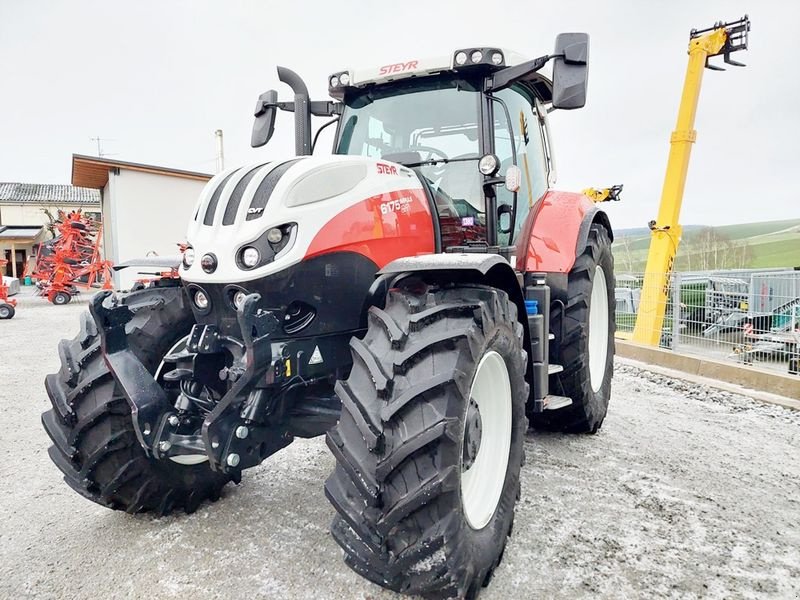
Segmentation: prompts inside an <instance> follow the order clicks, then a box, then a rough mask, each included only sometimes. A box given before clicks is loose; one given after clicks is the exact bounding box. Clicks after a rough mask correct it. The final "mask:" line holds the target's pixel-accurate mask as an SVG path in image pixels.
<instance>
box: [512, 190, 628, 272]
mask: <svg viewBox="0 0 800 600" xmlns="http://www.w3.org/2000/svg"><path fill="white" fill-rule="evenodd" d="M593 223H601V224H602V225H603V226H604V227H606V229H608V233H609V236H611V237H612V241H613V233H612V231H611V224H610V222H609V219H608V216H607V215H606V213H605V212H603V211H602V210H600V209H598V208H597V205H596V204H595V203H594V202H592V201H591V200H590V199H589V198H587V197H586V196H584V195H583V194H578V193H572V192H555V191H549V192H547V194H546V195H545V197H544V198H543V199H542V202H541V205H540V207H539V210H538V211H536V212H535V214H534V213H533V212H532V213H531V217H529V220H528V222H527V223H526V224H525V225H524V226H523V228H522V235H520V238H519V240H518V241H517V269H519V270H520V271H522V272H523V273H530V272H541V273H569V271H570V269H572V266H573V265H574V264H575V259H576V258H577V257H578V256H579V255H580V253H581V252H583V249H584V248H585V247H586V243H587V241H588V239H589V229H590V228H591V226H592V224H593Z"/></svg>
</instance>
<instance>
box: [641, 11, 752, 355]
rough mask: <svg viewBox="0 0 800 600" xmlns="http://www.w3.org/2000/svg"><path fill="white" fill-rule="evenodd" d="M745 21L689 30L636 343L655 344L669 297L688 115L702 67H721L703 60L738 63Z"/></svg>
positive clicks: (690, 125) (688, 146)
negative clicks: (734, 55)
mask: <svg viewBox="0 0 800 600" xmlns="http://www.w3.org/2000/svg"><path fill="white" fill-rule="evenodd" d="M749 31H750V19H749V18H748V17H747V15H745V16H744V17H742V18H741V19H739V20H738V21H733V22H731V23H722V22H718V23H716V24H714V25H713V26H712V27H709V28H707V29H699V30H698V29H693V30H692V31H691V32H690V34H689V65H688V66H687V68H686V79H685V81H684V84H683V93H682V94H681V104H680V109H679V110H678V123H677V125H676V126H675V131H673V132H672V136H671V137H670V151H669V160H668V162H667V173H666V176H665V177H664V187H663V189H662V192H661V204H660V208H659V211H658V218H657V219H656V220H655V221H650V223H649V224H648V226H649V227H650V230H651V231H652V237H651V241H650V251H649V253H648V255H647V268H646V271H645V278H644V284H643V290H642V299H641V303H640V305H639V312H638V315H637V317H636V326H635V328H634V330H633V339H634V341H636V342H639V343H642V344H647V345H649V346H656V345H658V343H659V339H660V338H661V327H662V323H663V321H664V312H665V310H666V306H667V299H668V297H669V280H670V276H671V275H672V268H673V265H674V263H675V255H676V254H677V252H678V245H679V244H680V242H681V233H682V228H681V225H680V222H679V219H680V213H681V202H682V201H683V190H684V187H685V185H686V173H687V172H688V170H689V157H690V155H691V152H692V144H694V142H695V139H696V138H697V132H696V131H695V129H694V118H695V115H696V113H697V103H698V101H699V98H700V85H701V83H702V81H703V70H704V69H705V68H708V69H711V70H712V71H724V69H723V68H722V67H718V66H715V65H712V64H710V63H709V62H708V59H709V58H711V57H713V56H719V55H723V56H724V57H725V62H726V63H727V64H729V65H733V66H735V67H743V66H744V65H743V64H742V63H739V62H736V61H734V60H731V58H730V55H731V54H732V53H733V52H737V51H739V50H747V37H748V32H749Z"/></svg>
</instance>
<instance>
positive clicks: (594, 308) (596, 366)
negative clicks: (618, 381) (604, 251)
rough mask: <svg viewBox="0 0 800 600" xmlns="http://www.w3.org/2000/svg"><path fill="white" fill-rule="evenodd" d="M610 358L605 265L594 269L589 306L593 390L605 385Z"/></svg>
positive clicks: (590, 371)
mask: <svg viewBox="0 0 800 600" xmlns="http://www.w3.org/2000/svg"><path fill="white" fill-rule="evenodd" d="M607 358H608V287H607V286H606V275H605V273H604V272H603V267H601V266H600V265H597V266H596V267H595V269H594V281H593V282H592V300H591V305H590V306H589V382H590V383H591V385H592V391H593V392H595V393H596V392H598V391H600V388H601V387H603V379H604V378H605V374H606V359H607Z"/></svg>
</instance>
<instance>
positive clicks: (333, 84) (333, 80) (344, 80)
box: [328, 71, 353, 99]
mask: <svg viewBox="0 0 800 600" xmlns="http://www.w3.org/2000/svg"><path fill="white" fill-rule="evenodd" d="M352 83H353V77H352V76H351V75H350V72H349V71H340V72H339V73H334V74H333V75H331V76H330V77H328V93H329V94H331V96H333V97H334V98H338V99H341V98H342V97H343V96H344V93H345V91H346V90H345V88H347V87H349V86H350V85H351V84H352Z"/></svg>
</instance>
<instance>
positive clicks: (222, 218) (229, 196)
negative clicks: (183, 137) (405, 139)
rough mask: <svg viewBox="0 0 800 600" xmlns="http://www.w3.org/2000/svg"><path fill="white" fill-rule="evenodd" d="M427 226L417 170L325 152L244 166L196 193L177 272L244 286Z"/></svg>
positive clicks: (184, 276) (417, 233) (428, 214)
mask: <svg viewBox="0 0 800 600" xmlns="http://www.w3.org/2000/svg"><path fill="white" fill-rule="evenodd" d="M431 220H432V217H431V212H430V207H429V206H428V203H427V201H426V196H425V193H424V190H423V187H422V184H421V182H420V180H419V178H418V177H417V175H416V173H415V172H414V171H412V170H411V169H409V168H407V167H404V166H402V165H399V164H396V163H390V162H386V161H381V160H376V159H372V158H365V157H360V156H336V155H334V156H307V157H295V158H289V159H286V160H277V161H272V162H267V163H260V164H253V165H248V166H245V167H239V168H235V169H230V170H227V171H224V172H222V173H219V174H217V175H216V176H215V177H213V178H212V179H211V180H210V181H209V182H208V184H207V185H206V187H205V188H204V189H203V192H202V193H201V194H200V198H199V200H198V202H197V205H196V208H195V211H194V217H193V219H192V221H191V223H190V225H189V230H188V233H187V241H188V244H189V248H190V250H188V251H187V253H186V255H185V257H184V263H183V264H182V265H181V269H180V275H181V278H182V279H184V280H185V281H188V282H193V283H241V282H247V281H252V280H255V279H259V278H262V277H264V276H266V275H270V274H272V273H275V272H277V271H280V270H282V269H285V268H287V267H289V266H291V265H293V264H296V263H298V262H300V261H302V260H303V259H305V258H309V257H311V256H316V255H320V254H324V253H328V252H337V251H341V250H347V249H352V248H353V247H354V246H356V247H357V246H358V244H360V243H364V244H366V243H369V241H370V240H374V239H375V237H376V235H378V237H382V236H384V235H385V233H386V232H388V233H389V235H391V236H392V237H401V238H402V237H408V238H410V239H412V238H414V237H415V236H416V237H419V236H420V234H422V233H423V231H422V228H423V227H424V225H425V223H427V224H428V227H427V228H425V229H430V223H431ZM401 222H402V223H403V227H402V229H403V231H400V227H399V225H398V224H399V223H401ZM376 232H377V234H376ZM432 243H433V242H432V240H431V242H430V245H431V247H432ZM192 257H193V258H192ZM377 262H378V261H376V263H377ZM187 265H189V266H187ZM381 266H383V265H380V264H378V267H379V268H380V267H381Z"/></svg>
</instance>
